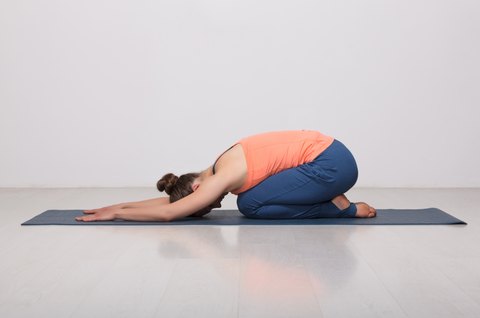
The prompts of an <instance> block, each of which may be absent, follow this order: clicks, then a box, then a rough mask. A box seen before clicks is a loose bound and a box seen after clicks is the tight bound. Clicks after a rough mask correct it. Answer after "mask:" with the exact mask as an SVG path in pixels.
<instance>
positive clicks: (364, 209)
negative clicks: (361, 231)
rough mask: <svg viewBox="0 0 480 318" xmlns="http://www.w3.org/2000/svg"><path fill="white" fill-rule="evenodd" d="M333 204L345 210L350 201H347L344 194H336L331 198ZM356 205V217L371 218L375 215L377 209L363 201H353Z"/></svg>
mask: <svg viewBox="0 0 480 318" xmlns="http://www.w3.org/2000/svg"><path fill="white" fill-rule="evenodd" d="M332 202H333V204H335V205H336V206H337V208H339V209H340V210H345V209H346V208H348V207H349V206H350V201H348V199H347V197H346V196H345V195H344V194H341V195H339V196H336V197H335V198H333V199H332ZM355 206H356V207H357V213H356V214H355V217H356V218H373V217H374V216H376V215H377V211H376V210H375V208H373V207H371V206H369V205H368V204H366V203H364V202H359V203H355Z"/></svg>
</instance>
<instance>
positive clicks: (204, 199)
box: [76, 174, 229, 222]
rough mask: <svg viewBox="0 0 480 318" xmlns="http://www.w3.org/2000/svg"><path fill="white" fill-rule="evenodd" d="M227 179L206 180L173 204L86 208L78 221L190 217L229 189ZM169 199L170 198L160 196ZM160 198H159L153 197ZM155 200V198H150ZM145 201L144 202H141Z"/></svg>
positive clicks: (168, 219)
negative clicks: (84, 214)
mask: <svg viewBox="0 0 480 318" xmlns="http://www.w3.org/2000/svg"><path fill="white" fill-rule="evenodd" d="M228 183H229V182H228V179H227V178H223V177H222V175H221V174H218V175H214V176H212V177H209V178H207V179H205V180H204V181H203V182H202V184H201V185H200V186H199V187H198V189H197V190H196V191H195V192H194V193H192V194H190V195H188V196H186V197H184V198H183V199H180V200H178V201H176V202H174V203H168V202H167V201H166V200H159V201H157V203H158V204H154V205H147V204H143V203H142V204H140V205H137V206H133V205H132V207H128V208H121V207H119V206H111V207H107V208H103V209H97V210H88V211H85V213H87V214H88V215H86V216H82V217H77V218H76V220H77V221H85V222H89V221H108V220H114V219H122V220H128V221H161V222H168V221H172V220H175V219H179V218H183V217H186V216H189V215H191V214H193V213H195V212H197V211H200V210H201V209H203V208H205V207H207V206H208V205H209V204H211V203H213V202H214V201H215V200H216V199H218V198H219V197H220V196H221V195H223V194H224V193H225V192H227V191H226V189H228ZM159 199H168V198H159ZM154 200H157V199H154ZM147 201H152V200H147ZM142 202H145V201H142Z"/></svg>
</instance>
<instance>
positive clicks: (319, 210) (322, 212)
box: [237, 140, 358, 219]
mask: <svg viewBox="0 0 480 318" xmlns="http://www.w3.org/2000/svg"><path fill="white" fill-rule="evenodd" d="M357 176H358V170H357V165H356V163H355V159H354V158H353V155H352V154H351V153H350V151H349V150H348V149H347V148H346V147H345V146H344V145H343V144H342V143H341V142H339V141H337V140H335V141H334V142H333V144H332V145H331V146H330V147H328V148H327V149H326V150H325V151H324V152H322V153H321V154H320V155H319V156H318V157H317V158H315V160H313V161H312V162H309V163H306V164H303V165H301V166H299V167H296V168H292V169H288V170H285V171H282V172H280V173H277V174H275V175H273V176H271V177H269V178H267V179H265V180H264V181H263V182H261V183H260V184H258V185H257V186H255V187H253V188H252V189H250V190H248V191H246V192H244V193H241V194H239V196H238V198H237V205H238V208H239V210H240V212H242V213H243V214H244V215H245V216H247V217H251V218H260V219H291V218H320V217H353V216H355V213H356V207H355V205H354V204H351V205H350V207H348V208H347V209H345V210H340V209H339V208H338V207H337V206H336V205H335V204H334V203H333V202H332V201H331V200H332V199H333V198H335V197H336V196H338V195H341V194H343V193H345V192H347V191H348V190H349V189H350V188H351V187H353V185H354V184H355V182H356V181H357Z"/></svg>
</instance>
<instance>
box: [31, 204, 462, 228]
mask: <svg viewBox="0 0 480 318" xmlns="http://www.w3.org/2000/svg"><path fill="white" fill-rule="evenodd" d="M84 215H85V214H84V213H83V210H48V211H45V212H43V213H41V214H39V215H37V216H36V217H34V218H32V219H30V220H28V221H27V222H24V223H22V225H81V226H89V225H95V226H98V225H440V224H467V223H465V222H463V221H462V220H459V219H457V218H455V217H453V216H451V215H450V214H448V213H445V212H443V211H442V210H439V209H436V208H430V209H416V210H410V209H408V210H405V209H377V216H376V217H374V218H365V219H363V218H338V219H337V218H325V219H282V220H278V219H264V220H260V219H249V218H247V217H245V216H243V214H241V213H240V212H239V211H238V210H213V211H212V212H210V213H209V214H207V215H205V216H203V217H200V218H197V217H186V218H183V219H179V220H175V221H172V222H139V221H123V220H115V221H97V222H81V221H77V220H75V217H78V216H84Z"/></svg>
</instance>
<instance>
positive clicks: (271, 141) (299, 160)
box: [232, 130, 334, 195]
mask: <svg viewBox="0 0 480 318" xmlns="http://www.w3.org/2000/svg"><path fill="white" fill-rule="evenodd" d="M333 141H334V139H333V138H332V137H329V136H325V135H323V134H321V133H319V132H318V131H313V130H301V131H297V130H291V131H275V132H269V133H263V134H259V135H253V136H250V137H247V138H243V139H242V140H240V141H239V142H238V143H237V144H241V145H242V147H243V151H244V152H245V158H246V160H247V167H248V175H247V181H245V183H244V184H243V186H242V187H241V188H240V189H238V190H235V191H232V193H233V194H237V195H238V194H240V193H242V192H245V191H247V190H248V189H251V188H253V187H254V186H256V185H257V184H259V183H260V182H262V181H263V180H265V179H266V178H268V177H270V176H272V175H274V174H276V173H279V172H280V171H283V170H286V169H290V168H294V167H298V166H300V165H302V164H304V163H307V162H310V161H312V160H313V159H315V158H316V157H317V156H318V155H319V154H321V153H322V152H323V151H324V150H325V149H327V148H328V147H329V146H330V145H331V144H332V143H333Z"/></svg>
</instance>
